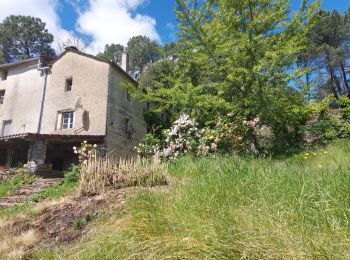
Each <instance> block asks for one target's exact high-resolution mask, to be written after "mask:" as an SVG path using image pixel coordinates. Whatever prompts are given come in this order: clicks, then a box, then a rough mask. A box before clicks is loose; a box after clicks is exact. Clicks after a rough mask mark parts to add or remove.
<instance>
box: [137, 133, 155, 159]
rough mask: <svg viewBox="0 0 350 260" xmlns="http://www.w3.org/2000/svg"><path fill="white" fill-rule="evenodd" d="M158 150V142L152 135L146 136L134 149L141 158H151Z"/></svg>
mask: <svg viewBox="0 0 350 260" xmlns="http://www.w3.org/2000/svg"><path fill="white" fill-rule="evenodd" d="M159 149H160V140H159V139H158V138H157V137H156V136H155V135H153V134H146V136H145V138H144V139H143V142H142V143H140V144H139V145H138V146H137V147H136V151H137V153H138V154H139V155H140V156H141V157H151V156H153V155H154V154H156V153H157V152H158V151H159Z"/></svg>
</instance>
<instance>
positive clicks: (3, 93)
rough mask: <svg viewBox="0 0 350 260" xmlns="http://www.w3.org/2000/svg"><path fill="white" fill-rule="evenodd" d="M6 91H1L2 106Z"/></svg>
mask: <svg viewBox="0 0 350 260" xmlns="http://www.w3.org/2000/svg"><path fill="white" fill-rule="evenodd" d="M4 99H5V90H0V104H4Z"/></svg>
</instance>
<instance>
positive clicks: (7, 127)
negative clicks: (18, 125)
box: [2, 120, 12, 136]
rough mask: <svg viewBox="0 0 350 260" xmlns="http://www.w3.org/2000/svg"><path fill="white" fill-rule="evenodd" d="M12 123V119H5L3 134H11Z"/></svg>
mask: <svg viewBox="0 0 350 260" xmlns="http://www.w3.org/2000/svg"><path fill="white" fill-rule="evenodd" d="M11 124H12V121H11V120H8V121H4V123H3V126H2V136H8V135H10V134H11Z"/></svg>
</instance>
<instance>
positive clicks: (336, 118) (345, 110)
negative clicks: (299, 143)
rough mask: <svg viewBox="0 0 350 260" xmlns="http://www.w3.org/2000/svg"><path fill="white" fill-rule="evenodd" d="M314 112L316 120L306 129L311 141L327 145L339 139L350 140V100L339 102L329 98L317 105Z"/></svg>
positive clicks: (342, 98)
mask: <svg viewBox="0 0 350 260" xmlns="http://www.w3.org/2000/svg"><path fill="white" fill-rule="evenodd" d="M330 105H331V106H332V107H336V108H330ZM314 110H315V116H314V119H313V120H312V121H311V122H310V123H308V124H307V126H306V128H305V132H306V134H307V135H308V136H309V138H311V141H314V142H316V141H317V142H322V143H327V142H329V141H331V140H334V139H337V138H350V121H349V115H350V113H349V112H350V100H349V99H348V98H347V97H340V98H339V99H338V100H337V99H335V98H334V97H331V96H328V97H327V98H326V99H324V100H323V101H322V102H321V103H319V104H315V105H314Z"/></svg>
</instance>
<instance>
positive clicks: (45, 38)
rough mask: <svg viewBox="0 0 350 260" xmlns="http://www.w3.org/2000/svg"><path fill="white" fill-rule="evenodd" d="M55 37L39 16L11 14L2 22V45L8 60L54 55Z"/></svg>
mask: <svg viewBox="0 0 350 260" xmlns="http://www.w3.org/2000/svg"><path fill="white" fill-rule="evenodd" d="M53 40H54V37H53V35H52V34H51V33H49V32H48V30H47V29H46V26H45V23H44V22H42V21H41V20H40V19H39V18H34V17H31V16H22V15H17V16H15V15H11V16H9V17H7V18H5V20H4V21H3V22H2V23H1V24H0V45H1V47H2V50H3V55H4V58H5V60H6V62H13V61H17V60H23V59H28V58H32V57H38V56H53V55H54V54H55V52H54V50H53V49H52V48H51V43H52V42H53Z"/></svg>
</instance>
